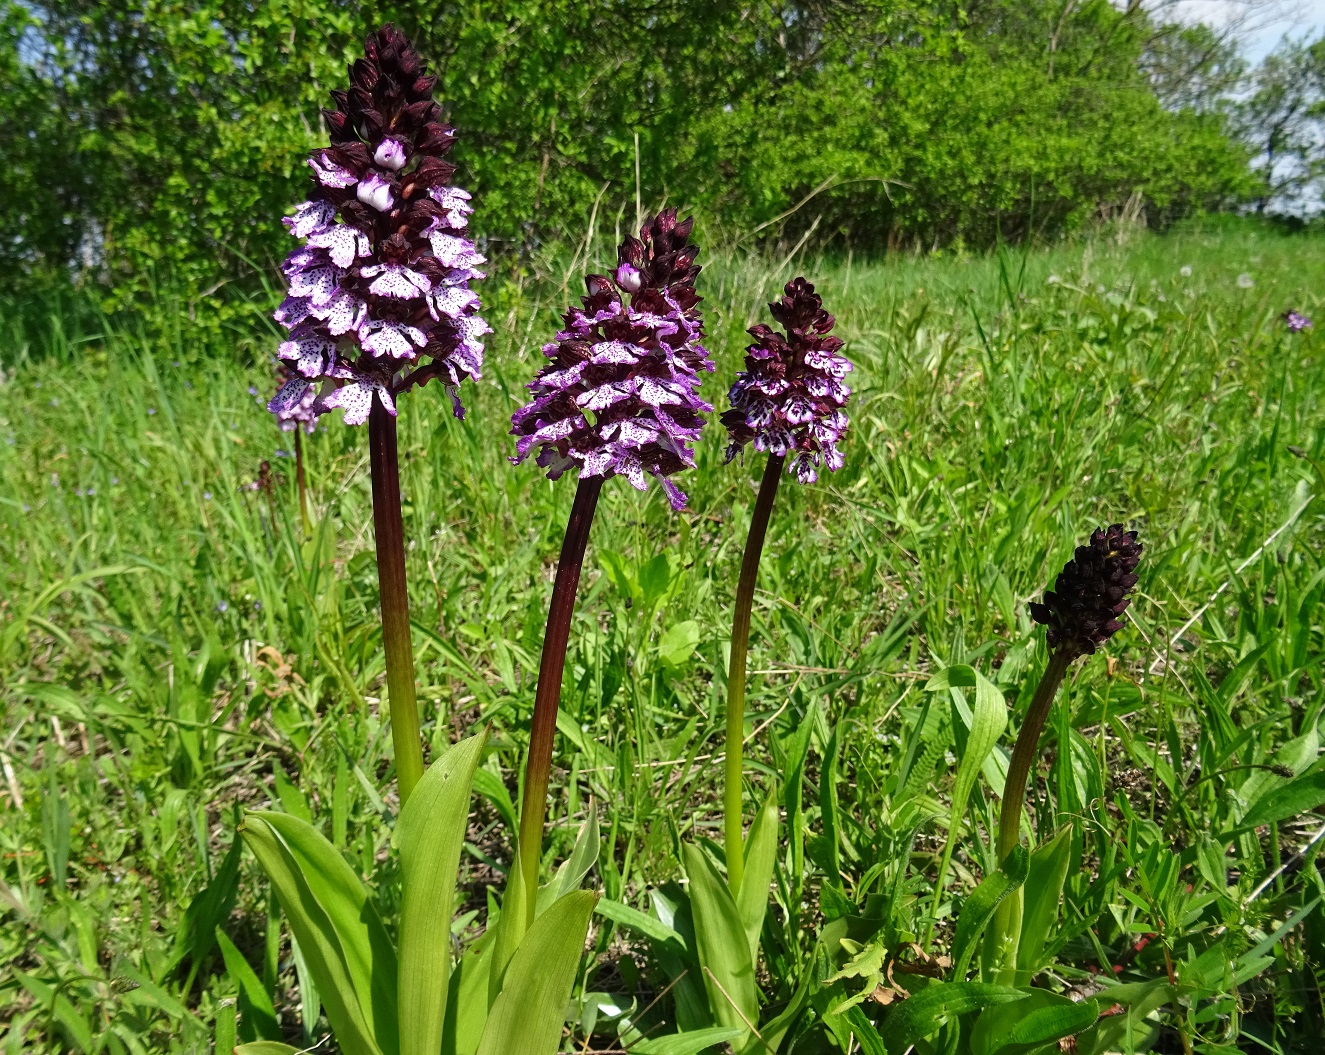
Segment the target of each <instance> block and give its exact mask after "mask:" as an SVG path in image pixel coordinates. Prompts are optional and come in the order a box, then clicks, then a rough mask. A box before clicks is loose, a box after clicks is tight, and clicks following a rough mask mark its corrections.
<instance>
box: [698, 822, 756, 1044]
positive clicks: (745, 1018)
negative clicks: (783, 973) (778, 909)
mask: <svg viewBox="0 0 1325 1055" xmlns="http://www.w3.org/2000/svg"><path fill="white" fill-rule="evenodd" d="M681 855H682V858H683V861H684V863H685V869H686V875H687V876H689V877H690V909H691V912H693V913H694V918H695V944H696V946H697V951H698V953H699V966H700V970H701V971H702V973H703V975H704V988H705V989H706V990H707V991H708V997H709V1008H710V1009H711V1010H712V1012H713V1017H714V1018H715V1019H717V1021H718V1024H719V1025H721V1026H730V1027H732V1028H733V1029H735V1028H737V1027H741V1028H742V1029H743V1030H745V1031H746V1032H748V1026H747V1023H754V1022H756V1021H757V1020H758V1018H759V998H758V995H757V993H756V991H755V972H754V965H753V964H751V962H750V944H749V940H748V939H747V938H746V936H745V925H744V924H743V923H742V922H741V914H740V911H739V910H738V909H737V907H736V902H735V901H733V900H732V896H731V892H730V891H729V890H728V889H727V884H726V883H725V882H723V880H722V878H721V877H720V876H719V875H718V871H717V869H716V868H714V867H713V864H712V862H711V861H709V859H708V856H707V855H706V854H705V853H704V851H703V850H701V849H700V848H699V847H697V846H694V845H692V844H690V843H685V844H684V845H683V846H682V847H681ZM734 1047H736V1048H737V1049H739V1045H734Z"/></svg>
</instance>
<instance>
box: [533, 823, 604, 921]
mask: <svg viewBox="0 0 1325 1055" xmlns="http://www.w3.org/2000/svg"><path fill="white" fill-rule="evenodd" d="M601 849H602V838H601V837H600V835H599V833H598V811H597V809H595V808H594V804H593V802H592V801H591V802H590V803H589V816H588V817H586V818H585V821H584V823H583V824H582V825H580V831H579V834H577V835H576V836H575V847H574V849H572V850H571V854H570V857H568V858H566V860H565V861H563V862H562V865H561V867H560V868H558V869H557V876H556V879H555V880H554V881H553V882H552V883H551V884H550V886H551V888H552V890H553V891H554V897H553V900H554V901H555V900H556V899H558V898H560V897H562V896H564V895H566V894H569V893H570V892H571V891H572V890H579V889H580V885H581V884H582V883H583V882H584V877H585V876H587V875H588V874H589V870H590V869H592V868H593V866H594V865H596V864H597V863H598V853H599V851H600V850H601ZM541 893H542V892H541V891H540V895H541Z"/></svg>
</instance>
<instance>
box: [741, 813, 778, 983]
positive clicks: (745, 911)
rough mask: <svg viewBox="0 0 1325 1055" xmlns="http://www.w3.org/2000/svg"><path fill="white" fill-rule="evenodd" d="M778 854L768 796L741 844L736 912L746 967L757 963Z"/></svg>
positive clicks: (775, 818) (775, 820)
mask: <svg viewBox="0 0 1325 1055" xmlns="http://www.w3.org/2000/svg"><path fill="white" fill-rule="evenodd" d="M777 852H778V803H777V797H776V796H775V795H773V794H770V795H769V796H768V798H766V799H765V800H764V805H763V808H762V809H760V811H759V812H758V813H757V814H756V815H755V820H754V823H753V824H752V825H750V835H749V837H748V838H747V839H746V841H745V878H744V879H743V880H742V881H741V889H740V890H739V891H737V894H736V908H737V911H738V912H740V915H741V925H742V926H744V927H745V936H746V938H747V939H749V942H750V963H751V965H754V964H756V963H758V962H759V932H760V931H762V930H763V929H764V913H765V912H766V911H767V910H768V888H769V886H770V885H771V884H772V882H773V864H774V862H775V861H776V860H777Z"/></svg>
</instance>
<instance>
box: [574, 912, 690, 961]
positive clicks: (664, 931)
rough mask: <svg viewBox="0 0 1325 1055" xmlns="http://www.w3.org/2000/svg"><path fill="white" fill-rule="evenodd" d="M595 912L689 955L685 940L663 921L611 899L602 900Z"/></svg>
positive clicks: (680, 953)
mask: <svg viewBox="0 0 1325 1055" xmlns="http://www.w3.org/2000/svg"><path fill="white" fill-rule="evenodd" d="M594 912H596V913H597V914H598V915H600V916H602V917H603V918H604V919H610V920H611V921H612V922H613V923H619V924H620V925H621V926H623V927H627V928H629V929H630V930H633V931H634V932H635V933H636V934H639V935H642V936H643V937H645V938H648V939H649V940H650V941H653V942H656V943H657V944H658V945H661V946H664V947H666V948H668V949H670V950H671V951H672V952H675V953H677V954H678V955H682V956H684V955H687V950H686V944H685V939H683V938H682V937H681V935H680V934H678V933H677V932H676V931H674V930H673V929H672V928H671V927H669V926H667V924H666V923H663V922H662V921H661V920H657V919H654V918H653V917H652V916H650V915H649V914H648V913H646V912H641V911H640V910H639V909H637V908H632V907H631V906H629V905H623V904H622V903H621V902H619V901H613V900H612V899H611V898H600V899H599V901H598V904H597V906H595V908H594Z"/></svg>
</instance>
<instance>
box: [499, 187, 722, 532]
mask: <svg viewBox="0 0 1325 1055" xmlns="http://www.w3.org/2000/svg"><path fill="white" fill-rule="evenodd" d="M692 225H693V220H683V221H680V222H678V221H677V218H676V210H675V209H667V210H664V211H663V212H661V213H659V214H658V215H657V216H656V217H654V218H653V219H652V220H651V221H650V222H649V223H647V224H645V225H644V227H643V228H641V230H640V237H639V238H638V239H637V238H631V237H627V238H626V240H625V241H624V242H623V243H622V244H621V247H620V249H619V251H618V266H617V269H616V273H615V275H613V276H612V277H608V276H606V275H589V276H587V277H586V279H585V282H586V284H587V286H588V290H589V292H588V295H587V296H586V297H584V299H583V303H584V306H583V307H582V308H571V309H569V310H568V311H567V312H566V314H565V316H564V322H565V328H564V329H562V330H561V332H559V333H558V334H557V336H556V340H555V341H553V342H551V343H549V344H546V345H544V346H543V354H544V355H546V356H547V357H548V359H550V360H551V362H550V363H548V364H547V365H546V366H544V367H543V368H542V369H541V370H540V371H539V372H538V376H537V377H536V378H534V380H533V381H532V382H531V383H530V384H529V386H528V387H529V391H530V393H531V394H532V395H533V397H534V398H533V400H532V401H531V402H530V403H529V404H528V405H526V406H524V407H522V408H521V409H520V410H517V411H516V412H515V414H514V415H513V416H512V418H511V424H512V428H511V433H512V434H513V435H515V436H517V437H519V439H518V441H517V443H516V456H515V458H514V459H513V460H514V461H515V462H517V463H519V462H521V461H523V460H524V459H525V458H526V457H527V456H528V454H529V452H530V451H531V450H533V449H534V448H535V447H537V448H538V449H539V453H538V459H537V461H538V464H539V465H541V466H543V468H545V469H547V471H548V477H549V478H550V479H553V480H555V479H557V477H559V476H560V475H561V474H562V473H564V472H565V471H566V470H567V469H569V468H570V467H571V466H573V465H574V466H578V467H579V471H580V477H581V478H582V479H583V478H586V477H603V478H606V477H609V476H614V475H619V476H624V477H625V478H626V479H627V480H629V481H630V483H631V484H632V485H633V486H635V487H636V488H638V489H639V490H641V491H642V490H644V489H645V487H647V486H648V476H654V477H656V478H657V479H658V481H659V483H660V484H661V485H662V487H663V490H664V491H665V492H666V493H667V497H668V498H669V499H670V500H671V503H672V506H673V508H675V509H683V508H685V501H686V498H685V495H684V494H682V492H681V491H680V489H679V488H678V487H677V486H676V485H675V484H674V483H673V482H672V481H671V480H670V479H669V477H671V475H672V474H673V473H676V472H679V471H680V470H681V469H685V468H688V467H693V466H694V464H695V454H694V449H693V447H692V446H691V445H692V444H693V442H694V441H695V440H696V439H697V438H698V437H699V433H700V429H701V428H702V427H703V424H704V419H703V417H702V416H701V415H702V414H704V413H706V412H708V411H711V410H712V409H713V408H712V407H711V406H710V405H709V404H707V403H705V402H704V401H703V400H702V399H701V398H700V397H699V385H700V372H701V371H710V372H711V371H712V370H713V362H712V361H711V360H710V359H709V357H708V352H706V351H705V350H704V346H703V345H702V344H701V343H700V342H701V341H702V340H703V338H704V324H703V322H702V321H701V320H700V315H699V301H700V299H701V298H700V297H699V295H698V294H697V293H696V292H695V276H696V275H698V274H699V270H700V269H699V265H697V264H696V263H695V257H696V256H697V255H698V254H699V249H698V247H697V246H695V245H694V244H693V243H692V242H690V241H689V237H690V231H691V227H692Z"/></svg>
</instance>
